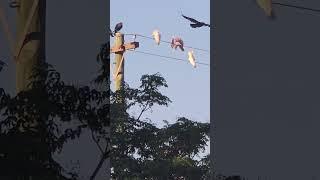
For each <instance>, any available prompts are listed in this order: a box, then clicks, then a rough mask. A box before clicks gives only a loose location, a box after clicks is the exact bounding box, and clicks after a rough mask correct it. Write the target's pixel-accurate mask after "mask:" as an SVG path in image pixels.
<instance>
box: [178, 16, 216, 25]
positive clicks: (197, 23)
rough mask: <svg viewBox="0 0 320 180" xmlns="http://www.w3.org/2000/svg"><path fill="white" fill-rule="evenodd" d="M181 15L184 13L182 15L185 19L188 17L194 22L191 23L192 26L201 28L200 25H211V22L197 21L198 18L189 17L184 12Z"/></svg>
mask: <svg viewBox="0 0 320 180" xmlns="http://www.w3.org/2000/svg"><path fill="white" fill-rule="evenodd" d="M181 15H182V17H184V18H185V19H188V20H189V21H191V22H192V23H191V24H190V26H191V27H192V28H199V27H202V26H208V27H210V24H206V23H204V22H200V21H197V20H195V19H193V18H190V17H187V16H185V15H183V14H182V13H181Z"/></svg>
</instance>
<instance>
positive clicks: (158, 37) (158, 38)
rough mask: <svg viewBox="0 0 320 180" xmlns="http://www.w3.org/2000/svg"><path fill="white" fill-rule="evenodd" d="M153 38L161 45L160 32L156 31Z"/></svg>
mask: <svg viewBox="0 0 320 180" xmlns="http://www.w3.org/2000/svg"><path fill="white" fill-rule="evenodd" d="M152 36H153V39H154V40H155V41H156V43H157V44H158V45H159V44H160V40H161V34H160V32H159V31H158V30H154V31H153V32H152Z"/></svg>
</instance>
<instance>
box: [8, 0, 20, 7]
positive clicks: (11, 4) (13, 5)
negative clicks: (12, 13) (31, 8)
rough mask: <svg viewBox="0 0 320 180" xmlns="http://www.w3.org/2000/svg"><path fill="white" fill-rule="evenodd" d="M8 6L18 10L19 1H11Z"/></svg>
mask: <svg viewBox="0 0 320 180" xmlns="http://www.w3.org/2000/svg"><path fill="white" fill-rule="evenodd" d="M9 6H10V7H11V8H18V7H20V3H19V1H11V2H10V3H9Z"/></svg>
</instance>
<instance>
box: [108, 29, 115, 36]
mask: <svg viewBox="0 0 320 180" xmlns="http://www.w3.org/2000/svg"><path fill="white" fill-rule="evenodd" d="M109 35H110V36H111V37H114V35H113V32H112V30H111V29H110V28H109Z"/></svg>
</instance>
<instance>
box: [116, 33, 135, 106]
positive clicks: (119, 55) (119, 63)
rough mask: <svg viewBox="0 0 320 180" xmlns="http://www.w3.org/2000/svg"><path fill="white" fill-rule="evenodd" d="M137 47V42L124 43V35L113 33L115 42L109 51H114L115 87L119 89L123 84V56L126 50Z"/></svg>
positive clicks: (121, 100)
mask: <svg viewBox="0 0 320 180" xmlns="http://www.w3.org/2000/svg"><path fill="white" fill-rule="evenodd" d="M138 47H139V43H138V42H130V43H127V44H124V36H123V34H121V33H120V32H118V33H116V34H115V43H114V46H113V47H112V48H111V49H110V52H111V53H115V63H116V67H115V73H114V80H115V89H116V91H117V90H121V89H122V88H123V86H124V56H123V54H124V53H125V51H126V50H129V49H135V48H138ZM123 101H124V100H123V99H120V100H119V103H121V102H123Z"/></svg>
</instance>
